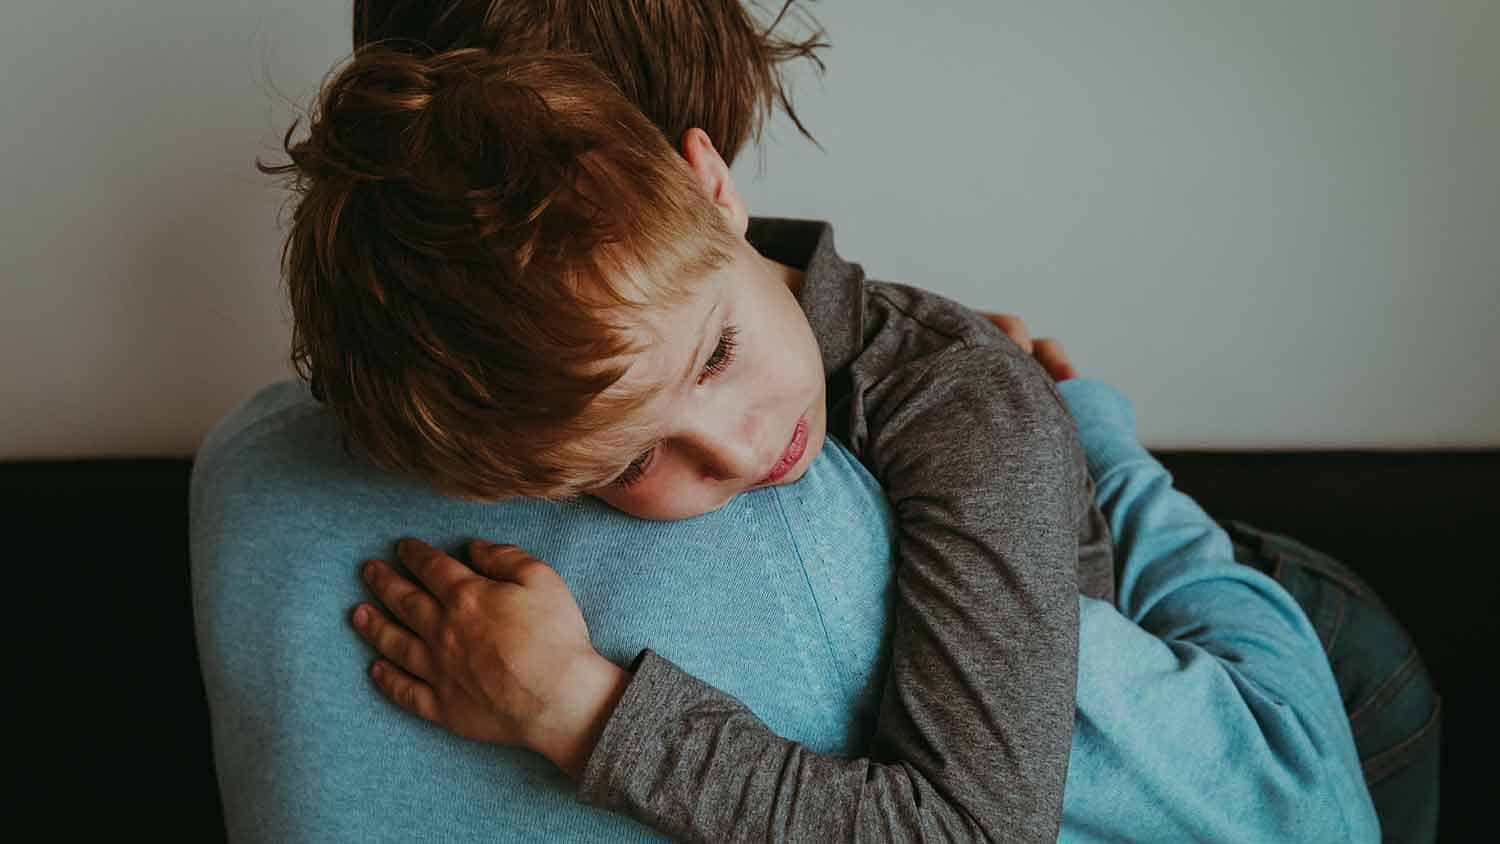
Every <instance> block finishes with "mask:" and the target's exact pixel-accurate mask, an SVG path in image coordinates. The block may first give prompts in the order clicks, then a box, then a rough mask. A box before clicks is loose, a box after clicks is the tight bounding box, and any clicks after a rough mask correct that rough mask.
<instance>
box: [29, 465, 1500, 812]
mask: <svg viewBox="0 0 1500 844" xmlns="http://www.w3.org/2000/svg"><path fill="white" fill-rule="evenodd" d="M1157 456H1158V457H1159V458H1161V459H1162V461H1163V462H1164V463H1165V464H1166V465H1167V467H1168V468H1169V469H1170V470H1171V471H1172V472H1173V474H1174V475H1175V476H1176V479H1177V486H1178V487H1179V488H1180V489H1183V490H1185V491H1187V492H1188V493H1189V494H1191V495H1193V496H1194V497H1195V498H1197V499H1198V501H1199V503H1200V504H1202V505H1203V506H1204V508H1205V509H1206V510H1207V511H1208V512H1209V513H1211V514H1213V515H1214V516H1216V517H1218V518H1220V519H1239V520H1242V521H1246V522H1249V523H1250V524H1252V525H1255V526H1257V527H1261V528H1265V529H1267V530H1272V531H1277V532H1280V533H1286V534H1289V535H1291V536H1293V537H1296V538H1297V539H1299V540H1301V541H1303V542H1304V543H1306V544H1308V545H1311V546H1312V547H1314V548H1317V549H1319V550H1322V551H1325V552H1328V553H1330V554H1332V555H1334V556H1336V557H1338V558H1340V559H1341V560H1343V561H1344V562H1346V563H1348V564H1349V565H1350V566H1352V567H1353V568H1354V569H1355V570H1356V571H1358V572H1359V573H1360V574H1361V575H1362V576H1363V577H1364V578H1365V579H1366V580H1368V581H1369V582H1370V584H1371V585H1372V586H1374V588H1375V589H1376V590H1377V591H1378V592H1379V593H1380V595H1381V596H1382V598H1384V599H1385V601H1386V603H1387V604H1388V605H1389V606H1390V607H1391V609H1392V611H1393V612H1394V613H1395V614H1396V616H1397V617H1398V618H1399V619H1400V620H1401V622H1402V623H1403V624H1404V625H1405V626H1406V627H1407V629H1408V631H1409V632H1410V633H1411V635H1412V638H1413V639H1414V640H1415V641H1416V643H1417V646H1418V648H1420V649H1421V651H1422V654H1423V656H1424V658H1425V659H1426V662H1427V666H1428V669H1429V671H1430V672H1431V674H1432V677H1433V681H1434V683H1435V685H1436V687H1437V690H1438V692H1439V694H1441V695H1442V697H1443V709H1444V711H1443V727H1442V731H1443V751H1442V752H1443V774H1442V776H1443V782H1442V811H1441V818H1442V821H1441V823H1442V827H1441V830H1442V835H1441V838H1442V840H1445V841H1465V840H1471V839H1475V838H1477V837H1478V835H1477V833H1478V832H1479V831H1480V830H1481V829H1485V830H1489V828H1490V827H1491V826H1492V824H1488V823H1487V824H1485V826H1484V827H1481V825H1480V824H1481V821H1482V820H1488V819H1489V818H1490V817H1492V816H1493V810H1494V808H1495V807H1496V805H1497V803H1500V800H1497V798H1500V790H1497V789H1496V784H1497V782H1500V775H1497V774H1496V773H1495V768H1496V766H1497V765H1500V759H1497V757H1496V753H1495V751H1496V749H1497V742H1496V740H1495V739H1496V734H1497V729H1496V719H1495V717H1494V716H1493V715H1489V714H1486V713H1487V711H1488V706H1490V705H1493V704H1494V702H1495V692H1496V673H1497V668H1500V664H1497V659H1496V653H1495V645H1496V644H1497V637H1496V629H1497V624H1496V610H1497V605H1500V601H1497V596H1500V590H1497V588H1496V585H1497V578H1496V574H1495V571H1496V567H1497V565H1500V554H1497V551H1496V542H1495V538H1494V537H1495V531H1496V528H1497V527H1500V451H1474V452H1359V453H1355V452H1306V453H1229V452H1223V453H1209V452H1160V453H1158V455H1157ZM191 468H192V464H191V462H190V461H189V460H186V459H177V460H87V461H76V462H57V461H37V462H19V463H6V464H0V512H3V513H4V514H5V517H4V518H5V524H6V526H7V527H8V528H9V529H8V530H7V531H6V532H5V533H6V536H7V538H8V539H9V543H8V545H9V549H8V550H9V551H10V553H9V554H7V555H6V557H7V558H8V563H9V566H10V570H11V572H13V573H19V575H20V576H19V577H15V576H13V577H12V578H10V581H11V582H10V586H11V588H10V589H9V590H7V591H8V598H9V601H8V603H9V604H10V605H11V606H19V607H20V608H21V612H20V613H15V612H7V613H5V616H6V617H7V618H11V619H16V620H18V621H19V623H18V624H16V625H15V626H12V627H10V628H9V629H8V630H6V631H5V632H6V633H8V634H9V636H8V638H9V640H10V645H11V647H12V648H14V649H15V650H16V651H18V652H19V654H20V660H19V661H20V662H21V672H22V673H21V676H20V677H18V678H14V679H12V680H10V681H8V682H7V683H6V687H7V690H8V697H10V698H11V700H12V702H13V703H12V706H11V707H8V708H9V709H11V711H12V712H18V716H12V717H13V720H12V724H13V729H14V730H15V734H16V735H17V736H18V737H19V741H20V744H21V745H22V747H23V753H22V754H20V763H19V764H18V765H16V766H15V770H17V771H18V772H19V774H20V777H19V779H20V781H21V783H22V786H21V788H20V789H18V790H16V791H13V795H14V796H17V797H19V798H20V800H19V801H18V807H19V808H20V809H21V810H22V811H23V813H28V814H33V816H34V818H35V819H36V820H39V821H40V822H42V823H43V824H44V827H43V828H44V829H47V830H49V832H50V834H49V835H48V837H54V836H68V837H70V836H73V835H76V834H82V833H90V834H100V833H104V834H110V833H113V834H118V833H122V832H130V831H135V830H140V831H143V832H148V833H151V834H154V835H159V836H164V837H166V838H167V839H168V840H177V839H182V840H192V841H214V840H222V839H223V837H224V832H223V826H222V821H221V817H220V803H219V794H218V786H217V783H216V780H215V778H214V769H213V759H212V748H211V744H210V736H209V722H208V711H207V705H206V703H205V701H204V695H203V685H202V681H201V679H200V677H199V674H198V665H197V651H196V647H195V644H194V638H193V627H192V610H191V603H190V600H189V592H188V582H189V581H188V578H189V570H188V524H187V514H188V481H189V476H190V472H191ZM12 758H16V757H12ZM372 799H378V795H372ZM1471 833H1472V834H1471ZM1486 837H1487V836H1486Z"/></svg>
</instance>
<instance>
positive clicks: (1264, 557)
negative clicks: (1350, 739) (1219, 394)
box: [1223, 521, 1442, 842]
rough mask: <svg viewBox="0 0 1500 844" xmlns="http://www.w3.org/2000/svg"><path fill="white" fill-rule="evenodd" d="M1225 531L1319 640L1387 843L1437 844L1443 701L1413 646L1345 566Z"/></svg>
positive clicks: (1252, 534)
mask: <svg viewBox="0 0 1500 844" xmlns="http://www.w3.org/2000/svg"><path fill="white" fill-rule="evenodd" d="M1223 527H1224V529H1225V530H1226V531H1227V532H1228V533H1229V536H1230V538H1231V539H1232V540H1233V542H1234V552H1235V559H1236V560H1238V561H1239V562H1241V563H1244V564H1246V565H1250V566H1254V567H1255V568H1257V569H1259V570H1261V571H1262V572H1265V573H1266V574H1268V575H1270V576H1271V577H1273V578H1275V579H1276V581H1277V582H1278V583H1280V584H1281V585H1282V586H1283V587H1285V588H1286V590H1287V591H1288V592H1290V593H1291V595H1292V597H1293V598H1295V599H1296V600H1297V603H1299V604H1300V605H1301V606H1302V609H1303V610H1304V611H1305V612H1306V613H1307V616H1308V618H1309V619H1311V621H1312V624H1313V628H1314V629H1316V630H1317V631H1318V637H1319V638H1320V639H1321V640H1322V642H1323V650H1324V651H1325V652H1327V654H1328V660H1329V662H1330V663H1331V664H1332V666H1333V674H1334V678H1335V679H1336V680H1337V681H1338V685H1339V692H1340V694H1341V695H1342V696H1343V699H1344V710H1345V711H1346V712H1348V713H1349V723H1350V726H1351V728H1352V729H1353V732H1354V743H1355V746H1356V748H1357V749H1358V751H1359V758H1360V762H1361V764H1362V767H1363V769H1364V775H1365V783H1366V785H1368V786H1369V789H1370V797H1371V798H1372V799H1373V801H1374V803H1375V811H1376V814H1377V815H1379V817H1380V827H1381V838H1382V839H1383V840H1384V841H1388V842H1418V841H1420V842H1429V841H1433V840H1435V839H1436V837H1437V819H1438V749H1439V736H1440V733H1441V724H1442V717H1441V715H1442V698H1441V697H1440V696H1439V695H1438V694H1437V691H1436V690H1435V689H1434V688H1433V686H1432V679H1431V678H1430V677H1429V676H1428V674H1427V669H1426V666H1425V665H1424V664H1423V662H1422V655H1421V654H1420V653H1418V652H1417V649H1416V647H1415V646H1414V645H1413V644H1412V641H1411V637H1410V636H1408V635H1407V633H1406V631H1405V630H1404V629H1403V628H1402V627H1401V624H1400V622H1398V621H1397V620H1396V618H1395V616H1393V615H1392V614H1391V612H1390V610H1388V609H1387V608H1386V606H1385V604H1384V603H1382V602H1381V600H1380V597H1379V596H1378V595H1376V594H1375V591H1374V590H1373V589H1371V588H1370V586H1369V584H1367V583H1365V582H1364V581H1363V580H1362V579H1360V577H1359V576H1358V575H1356V574H1355V573H1354V572H1353V571H1351V570H1350V569H1349V567H1348V566H1346V565H1344V564H1343V563H1340V562H1339V561H1338V560H1335V559H1334V558H1332V557H1330V556H1328V555H1327V554H1324V553H1322V552H1319V551H1316V550H1313V549H1312V548H1309V547H1307V546H1306V545H1303V544H1302V543H1300V542H1297V541H1296V540H1294V539H1291V538H1290V537H1287V536H1282V535H1280V534H1275V533H1270V532H1268V531H1263V530H1259V529H1257V528H1253V527H1251V526H1249V525H1246V524H1243V523H1241V522H1235V521H1229V522H1226V523H1224V525H1223Z"/></svg>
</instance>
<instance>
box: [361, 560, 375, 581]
mask: <svg viewBox="0 0 1500 844" xmlns="http://www.w3.org/2000/svg"><path fill="white" fill-rule="evenodd" d="M360 574H362V575H364V578H365V580H366V581H368V582H370V583H374V582H375V561H374V560H366V561H365V565H364V568H363V569H362V570H361V571H360Z"/></svg>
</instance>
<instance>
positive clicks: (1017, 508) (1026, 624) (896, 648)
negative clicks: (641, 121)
mask: <svg viewBox="0 0 1500 844" xmlns="http://www.w3.org/2000/svg"><path fill="white" fill-rule="evenodd" d="M749 239H750V241H751V243H752V244H753V245H754V246H755V247H756V248H757V249H758V250H759V251H760V252H761V253H762V254H764V255H766V256H767V257H769V258H772V259H773V260H777V261H780V262H781V263H784V264H787V265H789V266H795V267H800V268H802V269H803V270H804V278H803V286H802V290H801V292H800V295H799V298H800V302H801V305H802V309H803V312H804V313H805V314H806V315H807V318H808V321H809V322H810V323H811V325H812V328H813V333H814V335H815V336H816V338H817V340H818V345H819V348H820V351H821V352H822V356H823V364H824V369H825V374H826V376H827V379H828V411H829V412H828V428H829V433H830V434H833V435H834V436H837V437H839V438H840V439H841V440H842V441H843V442H844V443H845V444H846V445H847V446H848V447H849V449H850V451H851V452H853V453H854V454H855V455H856V456H857V457H858V458H859V459H860V461H861V462H862V463H864V464H865V466H866V467H868V468H869V470H870V472H871V473H872V474H873V475H874V476H875V477H876V478H877V479H878V480H879V481H880V483H881V485H882V486H883V487H884V489H885V491H886V494H887V495H888V496H889V498H890V500H891V504H892V507H893V510H894V512H895V517H896V521H897V526H898V536H899V539H898V549H897V551H898V562H897V569H896V576H895V584H896V600H895V606H894V620H895V624H894V634H893V636H894V640H893V643H892V656H891V663H890V670H889V675H888V677H887V680H886V685H885V688H884V695H883V697H882V700H881V706H880V712H879V717H878V723H877V727H876V734H875V737H874V741H873V744H872V746H871V755H870V757H868V758H861V759H844V758H839V757H832V756H825V755H821V754H816V753H812V752H810V751H807V750H806V749H804V748H802V747H801V746H800V745H798V744H797V743H795V742H792V741H789V740H787V739H783V738H781V737H779V736H777V735H776V734H774V733H773V732H772V731H771V730H770V729H768V728H767V727H766V726H765V725H764V724H763V723H762V722H760V720H759V719H757V718H756V717H755V716H754V714H753V713H751V712H750V711H749V710H748V709H747V708H745V707H744V706H743V705H741V704H740V703H739V702H738V701H736V700H734V699H733V698H731V697H729V696H728V695H725V694H723V693H722V692H719V691H718V690H716V689H714V688H712V687H710V686H708V685H706V684H704V683H702V682H700V681H698V680H697V679H695V678H693V677H692V676H691V675H688V674H687V673H685V672H683V671H681V670H680V669H678V668H677V667H676V666H674V665H673V664H672V663H670V662H669V661H667V660H666V659H663V658H662V657H660V656H658V655H656V654H655V653H653V652H651V651H649V650H647V651H643V652H642V653H641V655H640V656H639V657H638V658H637V660H636V663H635V665H634V666H633V670H634V676H633V678H632V680H631V682H630V684H629V686H628V687H627V689H626V691H625V694H624V697H623V698H622V699H621V701H620V703H619V704H618V705H617V706H616V708H615V711H614V712H613V714H612V715H611V716H610V719H609V721H608V723H607V724H606V726H605V729H604V732H603V735H602V736H601V738H600V740H599V744H598V746H597V747H596V748H595V750H594V753H593V754H592V756H591V757H590V759H589V761H588V764H587V766H586V768H585V771H584V775H583V778H582V780H581V782H580V783H579V789H578V796H579V799H580V800H583V801H584V802H587V803H590V804H592V805H595V806H599V807H601V808H605V809H609V810H611V811H615V812H622V813H625V814H628V815H631V816H633V817H635V818H637V819H638V820H641V821H642V822H644V823H647V824H649V825H651V826H653V827H655V828H657V829H659V830H661V831H663V832H665V833H667V834H669V835H672V836H674V837H678V838H682V839H686V840H694V841H711V842H720V841H732V840H756V841H798V842H800V841H855V840H861V841H863V840H868V841H905V840H929V839H938V840H987V841H1049V842H1051V841H1055V840H1056V839H1057V834H1058V828H1059V824H1060V818H1061V807H1062V799H1063V784H1064V781H1065V779H1066V775H1067V767H1068V758H1069V748H1070V737H1071V729H1072V722H1073V710H1074V691H1075V683H1076V681H1077V661H1078V601H1077V595H1078V594H1079V593H1080V592H1082V593H1083V594H1086V595H1089V596H1091V597H1098V598H1103V599H1105V600H1112V599H1113V595H1114V579H1113V573H1114V568H1113V559H1112V547H1111V543H1110V538H1109V530H1108V526H1107V524H1106V522H1105V521H1104V518H1103V516H1102V514H1101V513H1100V512H1099V509H1098V507H1097V506H1096V505H1095V504H1094V502H1093V489H1092V482H1091V481H1090V479H1089V475H1088V471H1087V467H1086V464H1085V461H1084V455H1083V450H1082V447H1081V445H1080V444H1079V441H1078V436H1077V430H1076V428H1075V426H1074V423H1073V421H1072V419H1071V417H1070V416H1069V415H1068V413H1067V410H1066V408H1065V406H1064V405H1063V402H1062V399H1061V397H1060V396H1059V395H1058V393H1057V390H1056V388H1055V387H1054V385H1053V384H1052V381H1051V379H1050V378H1049V377H1048V376H1047V374H1046V373H1045V372H1044V371H1043V370H1042V369H1041V367H1040V366H1039V365H1038V364H1037V363H1036V362H1035V361H1034V360H1032V358H1031V357H1030V356H1029V355H1027V354H1025V353H1024V352H1023V351H1021V350H1020V349H1019V348H1018V347H1017V346H1016V345H1015V344H1014V343H1012V342H1011V341H1010V340H1009V339H1008V338H1006V337H1005V336H1004V335H1003V334H1002V333H1001V332H1000V331H998V330H997V329H996V328H995V327H994V326H992V325H990V324H989V323H988V322H987V321H986V320H984V319H983V318H982V317H980V316H978V315H976V314H975V313H973V312H972V311H970V310H969V309H967V308H965V307H963V306H961V305H959V304H957V303H955V302H952V301H950V300H948V299H945V298H943V297H941V296H939V295H937V294H934V293H930V292H927V291H924V290H920V289H917V288H912V287H907V286H904V285H897V284H888V283H881V282H874V281H866V280H865V278H864V271H863V269H862V268H861V267H860V266H859V265H858V264H854V263H850V262H847V261H844V260H843V259H842V258H840V257H839V256H838V254H837V253H836V252H835V251H834V247H833V230H832V227H831V226H829V225H827V224H826V223H819V222H811V221H797V220H776V219H755V220H753V221H752V222H751V228H750V232H749ZM687 807H693V808H692V810H691V811H689V810H688V808H687Z"/></svg>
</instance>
